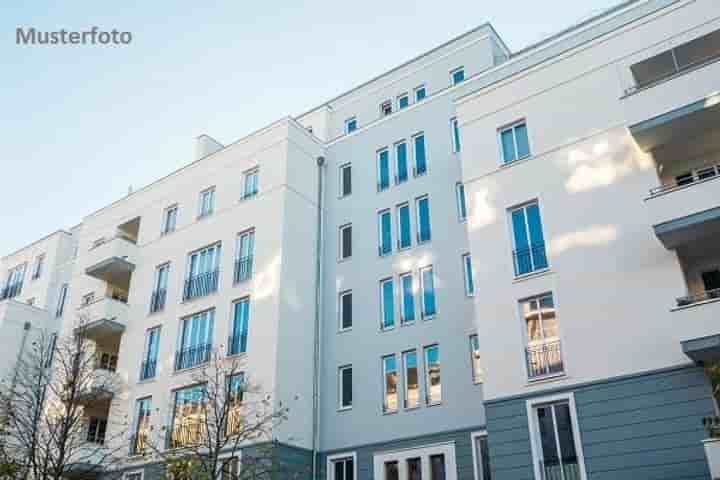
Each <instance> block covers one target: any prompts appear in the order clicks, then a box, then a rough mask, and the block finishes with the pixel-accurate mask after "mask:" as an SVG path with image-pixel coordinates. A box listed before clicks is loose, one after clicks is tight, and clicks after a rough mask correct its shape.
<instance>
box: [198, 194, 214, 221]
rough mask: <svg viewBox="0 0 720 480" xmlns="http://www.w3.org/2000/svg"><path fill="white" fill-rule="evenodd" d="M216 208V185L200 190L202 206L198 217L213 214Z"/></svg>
mask: <svg viewBox="0 0 720 480" xmlns="http://www.w3.org/2000/svg"><path fill="white" fill-rule="evenodd" d="M214 208H215V187H213V188H208V189H207V190H204V191H202V192H200V208H199V211H198V218H203V217H207V216H209V215H212V213H213V209H214Z"/></svg>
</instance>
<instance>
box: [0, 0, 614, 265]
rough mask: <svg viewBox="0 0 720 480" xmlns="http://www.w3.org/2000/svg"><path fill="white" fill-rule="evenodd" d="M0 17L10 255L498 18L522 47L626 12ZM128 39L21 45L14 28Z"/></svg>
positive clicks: (178, 8)
mask: <svg viewBox="0 0 720 480" xmlns="http://www.w3.org/2000/svg"><path fill="white" fill-rule="evenodd" d="M8 3H10V2H3V4H2V5H0V35H1V37H0V38H1V42H0V132H2V133H1V135H0V142H2V147H1V148H2V150H1V151H2V154H1V155H0V178H1V179H2V182H1V183H0V185H2V187H1V188H0V205H2V208H1V209H0V211H1V212H2V214H0V218H1V219H2V235H0V256H3V255H5V254H7V253H10V252H11V251H14V250H15V249H17V248H20V247H22V246H24V245H26V244H28V243H30V242H32V241H34V240H36V239H38V238H40V237H42V236H44V235H46V234H47V233H50V232H52V231H55V230H57V229H59V228H70V227H71V226H73V225H75V224H77V223H79V222H80V221H81V220H82V218H83V216H84V215H87V214H88V213H91V212H92V211H94V210H96V209H98V208H101V207H103V206H104V205H107V204H109V203H111V202H113V201H115V200H117V199H119V198H121V197H122V196H123V195H125V193H126V192H127V190H128V186H130V185H132V186H133V187H134V188H136V189H137V188H139V187H141V186H143V185H146V184H148V183H150V182H152V181H153V180H155V179H157V178H159V177H161V176H163V175H165V174H167V173H169V172H171V171H172V170H175V169H177V168H178V167H180V166H182V165H185V164H187V163H188V162H190V161H191V160H192V155H193V145H194V143H193V141H194V138H195V137H196V136H197V135H199V134H201V133H207V134H209V135H211V136H213V137H214V138H216V139H218V140H219V141H220V142H222V143H229V142H231V141H233V140H236V139H238V138H241V137H243V136H244V135H246V134H247V133H250V132H252V131H253V130H256V129H258V128H260V127H262V126H264V125H267V124H269V123H271V122H273V121H274V120H277V119H278V118H280V117H282V116H285V115H295V114H299V113H302V112H303V111H305V110H307V109H309V108H311V107H313V106H315V105H317V104H319V103H322V102H323V101H325V100H327V99H329V98H331V97H333V96H335V95H336V94H338V93H341V92H343V91H345V90H347V89H349V88H352V87H353V86H355V85H357V84H359V83H361V82H363V81H365V80H367V79H369V78H371V77H373V76H375V75H377V74H379V73H382V72H383V71H385V70H387V69H389V68H392V67H393V66H395V65H397V64H399V63H402V62H404V61H406V60H408V59H410V58H412V57H414V56H416V55H418V54H420V53H422V52H424V51H426V50H429V49H431V48H433V47H435V46H437V45H439V44H440V43H443V42H445V41H447V40H449V39H450V38H452V37H454V36H456V35H459V34H461V33H463V32H465V31H467V30H470V29H471V28H473V27H475V26H477V25H479V24H481V23H483V22H485V21H490V22H491V23H492V24H493V25H494V27H495V28H496V30H497V31H498V33H499V34H500V35H501V36H502V37H503V38H504V40H505V42H506V43H507V44H508V45H509V47H510V48H511V49H512V50H517V49H520V48H522V47H524V46H526V45H528V44H530V43H533V42H535V41H538V40H540V39H542V38H543V37H545V36H547V35H549V34H552V33H554V32H557V31H559V30H562V29H563V28H565V27H567V26H570V25H571V24H573V23H575V22H577V21H578V20H581V19H583V18H586V17H587V16H588V15H589V14H591V13H597V12H599V11H602V10H603V9H606V8H608V7H610V6H612V5H615V4H617V3H618V0H584V1H583V0H580V1H578V0H544V1H531V0H525V1H522V2H514V3H512V4H510V3H505V2H499V1H493V2H490V1H478V0H473V1H464V0H456V1H453V2H449V3H447V2H446V3H443V2H437V1H430V0H421V1H415V2H412V1H408V0H394V1H387V0H382V1H380V0H365V1H363V2H359V3H355V4H352V3H349V2H337V1H328V0H320V1H314V2H289V1H286V2H277V1H273V0H269V1H262V2H244V1H239V0H236V1H229V0H226V1H219V0H218V1H205V2H190V1H167V0H157V1H152V2H148V1H132V0H128V1H124V2H98V1H64V2H50V1H40V0H37V1H32V2H30V1H27V2H19V1H18V2H14V3H16V4H17V5H16V6H9V5H7V4H8ZM93 25H95V26H98V27H99V28H100V29H102V30H112V29H113V28H115V29H118V30H121V31H130V32H132V34H133V41H132V43H131V44H130V45H129V46H121V47H102V46H94V47H93V46H71V45H65V46H17V45H15V29H16V28H17V27H21V26H22V27H26V28H27V27H35V28H36V29H38V30H43V31H46V30H47V31H55V30H59V29H61V28H65V29H67V30H79V31H82V30H87V29H89V28H90V27H92V26H93Z"/></svg>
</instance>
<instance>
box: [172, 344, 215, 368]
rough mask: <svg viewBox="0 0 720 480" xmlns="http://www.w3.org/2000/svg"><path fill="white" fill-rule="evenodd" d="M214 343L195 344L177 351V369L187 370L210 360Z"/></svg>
mask: <svg viewBox="0 0 720 480" xmlns="http://www.w3.org/2000/svg"><path fill="white" fill-rule="evenodd" d="M211 354H212V344H210V343H206V344H204V345H195V346H193V347H188V348H184V349H182V350H178V351H177V352H176V353H175V370H176V371H177V370H185V369H187V368H192V367H196V366H198V365H202V364H204V363H208V362H209V361H210V355H211Z"/></svg>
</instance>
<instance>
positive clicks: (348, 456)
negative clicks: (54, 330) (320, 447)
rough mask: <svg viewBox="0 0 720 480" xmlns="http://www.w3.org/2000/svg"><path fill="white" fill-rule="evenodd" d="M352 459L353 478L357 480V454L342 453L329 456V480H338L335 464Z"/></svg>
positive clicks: (327, 461)
mask: <svg viewBox="0 0 720 480" xmlns="http://www.w3.org/2000/svg"><path fill="white" fill-rule="evenodd" d="M348 459H352V461H353V478H354V479H356V480H357V478H358V477H357V468H358V465H357V453H356V452H341V453H334V454H332V455H328V457H327V459H326V469H325V471H326V472H327V480H337V479H336V478H335V469H334V468H333V467H334V466H335V463H336V462H338V461H342V460H348Z"/></svg>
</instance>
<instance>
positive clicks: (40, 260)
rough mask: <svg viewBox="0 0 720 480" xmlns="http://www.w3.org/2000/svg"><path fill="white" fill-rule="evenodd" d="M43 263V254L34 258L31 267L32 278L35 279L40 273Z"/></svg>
mask: <svg viewBox="0 0 720 480" xmlns="http://www.w3.org/2000/svg"><path fill="white" fill-rule="evenodd" d="M44 263H45V255H44V254H43V255H38V256H37V258H35V267H34V268H33V274H32V279H33V280H37V279H38V278H40V276H41V275H42V271H43V265H44Z"/></svg>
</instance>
